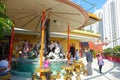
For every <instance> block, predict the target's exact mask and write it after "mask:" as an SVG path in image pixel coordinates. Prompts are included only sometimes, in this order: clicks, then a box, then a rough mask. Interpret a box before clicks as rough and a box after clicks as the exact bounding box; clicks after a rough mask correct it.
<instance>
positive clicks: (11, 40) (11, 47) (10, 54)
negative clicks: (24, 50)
mask: <svg viewBox="0 0 120 80" xmlns="http://www.w3.org/2000/svg"><path fill="white" fill-rule="evenodd" d="M13 41H14V26H13V27H12V34H11V39H10V50H9V51H10V52H9V56H8V62H9V67H10V66H11V62H12V50H13Z"/></svg>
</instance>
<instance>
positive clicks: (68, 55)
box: [67, 22, 70, 63]
mask: <svg viewBox="0 0 120 80" xmlns="http://www.w3.org/2000/svg"><path fill="white" fill-rule="evenodd" d="M67 58H68V63H69V62H70V26H69V22H68V54H67Z"/></svg>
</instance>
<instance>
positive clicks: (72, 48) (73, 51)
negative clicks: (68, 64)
mask: <svg viewBox="0 0 120 80" xmlns="http://www.w3.org/2000/svg"><path fill="white" fill-rule="evenodd" d="M70 53H71V56H72V57H73V58H74V57H75V46H74V44H71V46H70Z"/></svg>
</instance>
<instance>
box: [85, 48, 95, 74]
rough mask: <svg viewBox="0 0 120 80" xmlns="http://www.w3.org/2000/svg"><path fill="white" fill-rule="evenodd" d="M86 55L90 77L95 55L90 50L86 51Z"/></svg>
mask: <svg viewBox="0 0 120 80" xmlns="http://www.w3.org/2000/svg"><path fill="white" fill-rule="evenodd" d="M85 53H86V61H87V70H88V75H92V62H93V55H92V53H91V52H90V51H89V50H88V49H85Z"/></svg>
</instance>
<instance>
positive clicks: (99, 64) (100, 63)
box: [97, 53, 104, 74]
mask: <svg viewBox="0 0 120 80" xmlns="http://www.w3.org/2000/svg"><path fill="white" fill-rule="evenodd" d="M97 60H98V66H99V72H100V74H102V66H103V65H104V61H103V56H102V54H101V53H98V55H97Z"/></svg>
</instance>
